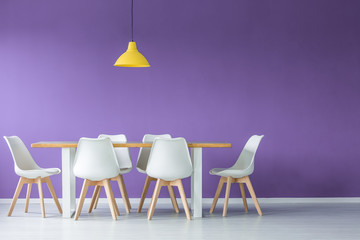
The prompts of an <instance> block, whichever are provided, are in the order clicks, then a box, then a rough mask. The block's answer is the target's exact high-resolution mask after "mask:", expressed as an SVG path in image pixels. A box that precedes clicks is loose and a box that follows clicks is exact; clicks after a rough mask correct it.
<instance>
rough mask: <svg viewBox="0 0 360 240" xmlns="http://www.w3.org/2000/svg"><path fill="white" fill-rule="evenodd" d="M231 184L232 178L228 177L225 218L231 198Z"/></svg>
mask: <svg viewBox="0 0 360 240" xmlns="http://www.w3.org/2000/svg"><path fill="white" fill-rule="evenodd" d="M231 182H232V178H231V177H227V181H226V192H225V201H224V210H223V217H226V214H227V208H228V204H229V196H230V187H231Z"/></svg>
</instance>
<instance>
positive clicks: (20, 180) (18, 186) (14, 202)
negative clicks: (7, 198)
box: [8, 177, 25, 217]
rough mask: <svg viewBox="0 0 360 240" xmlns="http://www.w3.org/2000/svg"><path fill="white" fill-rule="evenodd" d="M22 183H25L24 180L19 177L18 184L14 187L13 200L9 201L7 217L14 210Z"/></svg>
mask: <svg viewBox="0 0 360 240" xmlns="http://www.w3.org/2000/svg"><path fill="white" fill-rule="evenodd" d="M24 183H25V178H24V177H20V179H19V182H18V184H17V187H16V190H15V193H14V197H13V199H12V201H11V205H10V209H9V212H8V216H9V217H10V216H11V214H12V212H13V210H14V207H15V204H16V201H17V199H18V197H19V194H20V192H21V189H22V187H23V185H24Z"/></svg>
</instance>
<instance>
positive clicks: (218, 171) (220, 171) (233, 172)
mask: <svg viewBox="0 0 360 240" xmlns="http://www.w3.org/2000/svg"><path fill="white" fill-rule="evenodd" d="M209 173H210V174H211V175H217V176H221V177H233V178H241V177H245V176H249V175H250V174H252V170H251V169H246V170H239V169H231V168H213V169H211V170H210V171H209Z"/></svg>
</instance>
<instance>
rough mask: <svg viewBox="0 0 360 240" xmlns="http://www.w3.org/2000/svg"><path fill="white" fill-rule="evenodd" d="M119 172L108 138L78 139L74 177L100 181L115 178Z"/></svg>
mask: <svg viewBox="0 0 360 240" xmlns="http://www.w3.org/2000/svg"><path fill="white" fill-rule="evenodd" d="M119 171H120V170H119V165H118V163H117V159H116V155H115V151H114V148H113V145H112V142H111V140H110V138H102V139H98V138H80V140H79V144H78V148H77V151H76V154H75V166H74V174H75V176H77V177H80V178H84V179H88V180H92V181H100V180H103V179H106V178H112V177H115V176H117V175H118V174H119Z"/></svg>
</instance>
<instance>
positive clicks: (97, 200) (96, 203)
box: [93, 186, 102, 210]
mask: <svg viewBox="0 0 360 240" xmlns="http://www.w3.org/2000/svg"><path fill="white" fill-rule="evenodd" d="M98 187H99V192H98V194H97V196H96V200H95V204H94V207H93V210H94V209H96V208H97V205H98V202H99V198H100V193H101V189H102V186H98Z"/></svg>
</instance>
